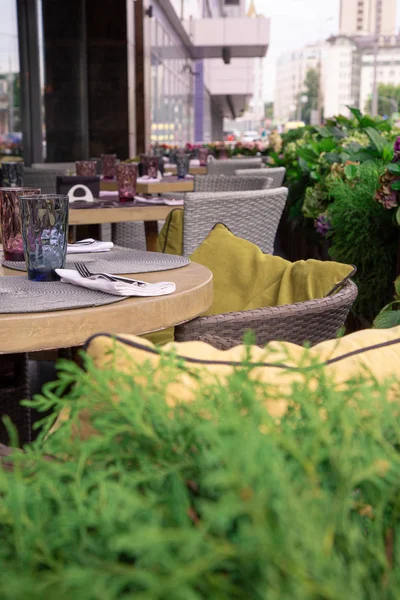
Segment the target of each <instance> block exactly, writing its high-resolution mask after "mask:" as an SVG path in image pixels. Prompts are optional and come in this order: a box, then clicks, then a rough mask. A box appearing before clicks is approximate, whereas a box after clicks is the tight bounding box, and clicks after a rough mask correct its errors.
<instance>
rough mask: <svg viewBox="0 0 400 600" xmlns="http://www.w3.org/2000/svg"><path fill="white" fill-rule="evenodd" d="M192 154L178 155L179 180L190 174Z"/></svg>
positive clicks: (177, 170) (177, 169) (177, 172)
mask: <svg viewBox="0 0 400 600" xmlns="http://www.w3.org/2000/svg"><path fill="white" fill-rule="evenodd" d="M189 164H190V154H181V153H179V154H177V155H176V174H177V175H178V179H184V178H185V177H186V175H187V174H188V173H189Z"/></svg>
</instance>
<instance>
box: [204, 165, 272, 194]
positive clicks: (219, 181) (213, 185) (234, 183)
mask: <svg viewBox="0 0 400 600" xmlns="http://www.w3.org/2000/svg"><path fill="white" fill-rule="evenodd" d="M251 170H253V169H251ZM255 170H257V169H255ZM262 170H263V171H264V170H265V169H262ZM260 171H261V169H260ZM270 187H272V178H270V177H265V176H264V177H257V178H256V177H254V178H253V179H252V178H250V177H236V175H233V176H232V177H225V175H195V178H194V191H195V192H242V191H243V192H245V191H248V190H265V189H267V188H270ZM275 187H276V186H275Z"/></svg>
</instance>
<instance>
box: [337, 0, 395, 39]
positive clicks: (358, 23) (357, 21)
mask: <svg viewBox="0 0 400 600" xmlns="http://www.w3.org/2000/svg"><path fill="white" fill-rule="evenodd" d="M339 33H340V34H341V35H348V36H352V35H368V34H369V35H371V34H378V35H393V34H395V33H396V0H341V3H340V22H339Z"/></svg>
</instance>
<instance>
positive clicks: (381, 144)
mask: <svg viewBox="0 0 400 600" xmlns="http://www.w3.org/2000/svg"><path fill="white" fill-rule="evenodd" d="M365 133H366V134H367V135H368V137H369V139H370V140H371V142H372V143H373V145H374V146H375V148H376V149H377V150H378V152H379V153H382V152H383V150H384V148H385V146H386V145H387V142H386V140H385V138H384V137H383V136H381V135H380V133H378V132H377V131H376V129H372V127H367V128H366V130H365Z"/></svg>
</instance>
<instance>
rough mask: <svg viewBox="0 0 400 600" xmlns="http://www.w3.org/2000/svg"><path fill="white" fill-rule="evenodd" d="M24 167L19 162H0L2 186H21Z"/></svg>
mask: <svg viewBox="0 0 400 600" xmlns="http://www.w3.org/2000/svg"><path fill="white" fill-rule="evenodd" d="M23 179H24V168H23V164H22V163H21V162H3V163H2V164H1V185H2V187H22V186H23V185H24V181H23Z"/></svg>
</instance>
